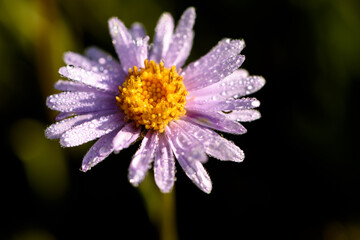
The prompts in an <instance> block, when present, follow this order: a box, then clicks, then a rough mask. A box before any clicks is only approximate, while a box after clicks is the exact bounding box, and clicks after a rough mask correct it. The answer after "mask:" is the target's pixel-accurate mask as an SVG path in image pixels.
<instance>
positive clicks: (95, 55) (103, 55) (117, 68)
mask: <svg viewBox="0 0 360 240" xmlns="http://www.w3.org/2000/svg"><path fill="white" fill-rule="evenodd" d="M85 55H86V56H87V57H89V58H90V59H91V60H93V61H95V62H98V63H99V64H100V65H101V66H102V67H104V69H101V67H100V68H99V70H100V71H101V70H102V72H104V71H105V69H107V70H108V71H110V72H111V73H114V74H119V75H122V76H124V78H125V75H126V74H127V71H126V72H124V71H123V70H122V67H121V65H120V63H119V62H118V61H116V59H115V58H113V56H111V55H110V54H109V53H107V52H105V51H103V50H101V49H98V48H97V47H89V48H87V49H86V50H85Z"/></svg>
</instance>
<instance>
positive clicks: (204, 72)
mask: <svg viewBox="0 0 360 240" xmlns="http://www.w3.org/2000/svg"><path fill="white" fill-rule="evenodd" d="M244 45H245V43H244V41H243V40H230V39H224V40H222V41H220V42H219V43H218V44H217V45H216V46H215V47H214V48H213V49H212V50H211V51H210V52H209V53H207V54H206V55H205V56H203V57H202V58H200V59H199V60H198V61H196V62H193V63H191V64H189V66H187V67H186V68H185V69H184V71H183V72H182V75H183V76H184V83H185V85H186V87H187V89H189V90H196V89H200V88H204V87H206V86H208V85H211V84H214V83H216V82H218V81H220V80H222V79H223V78H225V77H226V76H228V75H229V74H231V73H233V72H234V71H235V70H236V69H238V68H239V67H240V66H241V64H242V63H243V61H244V60H245V57H244V56H243V55H239V54H240V52H241V50H242V49H243V48H244Z"/></svg>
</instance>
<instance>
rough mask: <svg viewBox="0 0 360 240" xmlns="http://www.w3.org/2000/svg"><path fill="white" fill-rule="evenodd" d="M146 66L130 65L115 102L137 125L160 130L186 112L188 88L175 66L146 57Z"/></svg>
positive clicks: (128, 118) (126, 117) (128, 119)
mask: <svg viewBox="0 0 360 240" xmlns="http://www.w3.org/2000/svg"><path fill="white" fill-rule="evenodd" d="M144 65H145V67H144V68H140V69H138V68H137V67H136V66H134V67H133V69H131V68H130V69H129V74H128V76H127V77H126V79H125V82H124V84H123V85H122V87H121V86H119V95H118V96H116V100H117V105H118V106H119V107H120V108H121V110H122V111H123V112H124V113H125V120H127V121H130V120H132V121H134V122H135V124H136V126H140V125H144V126H145V128H146V129H153V130H158V131H159V132H163V131H164V129H165V127H166V126H167V125H168V123H169V122H170V121H172V120H178V119H179V118H180V117H181V116H183V115H185V113H186V110H185V109H184V107H185V104H186V95H188V92H187V91H186V88H185V86H184V83H183V77H182V76H180V75H179V74H178V73H177V71H176V67H175V66H172V67H171V68H166V67H164V63H163V62H160V64H157V63H155V62H154V61H153V60H151V61H149V60H147V59H146V60H145V62H144Z"/></svg>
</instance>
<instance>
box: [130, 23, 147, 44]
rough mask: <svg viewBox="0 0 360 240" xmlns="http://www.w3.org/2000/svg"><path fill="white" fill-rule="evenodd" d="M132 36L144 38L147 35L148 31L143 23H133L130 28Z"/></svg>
mask: <svg viewBox="0 0 360 240" xmlns="http://www.w3.org/2000/svg"><path fill="white" fill-rule="evenodd" d="M129 32H130V34H131V36H132V37H133V39H135V40H136V39H138V38H144V37H145V36H146V31H145V28H144V26H143V25H142V24H141V23H138V22H136V23H133V24H132V25H131V28H130V30H129Z"/></svg>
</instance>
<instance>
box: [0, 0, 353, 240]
mask: <svg viewBox="0 0 360 240" xmlns="http://www.w3.org/2000/svg"><path fill="white" fill-rule="evenodd" d="M188 6H195V7H196V9H197V15H198V18H197V22H196V24H195V33H196V34H195V40H194V46H193V50H192V52H191V56H190V61H192V60H195V59H197V58H199V57H201V56H202V55H204V54H205V53H206V52H207V51H208V50H209V49H211V47H212V46H214V45H215V44H216V43H217V41H219V40H220V39H221V38H223V37H231V38H244V39H245V42H246V44H247V47H246V49H245V50H244V52H243V53H244V54H245V55H246V61H245V63H244V66H243V67H244V68H246V69H248V70H249V72H250V74H253V75H263V76H264V77H265V79H266V80H267V83H266V86H265V88H264V89H263V90H261V91H260V92H259V93H257V94H255V97H257V98H259V100H260V101H261V103H262V105H261V106H260V111H261V113H262V115H263V117H262V119H260V120H258V121H257V122H254V123H250V124H246V125H245V126H246V127H247V128H248V129H249V131H248V133H247V134H246V135H245V136H240V137H238V136H229V138H230V139H231V140H232V141H235V142H236V143H237V144H239V146H240V147H241V148H242V149H243V150H244V151H245V153H246V160H245V162H244V163H243V164H241V165H236V164H233V163H232V164H231V163H218V162H217V161H216V160H214V159H211V160H210V161H209V163H208V164H207V165H205V167H206V168H207V170H208V171H209V173H210V175H211V177H212V179H213V182H214V192H213V193H212V194H211V195H209V196H204V195H203V193H201V192H200V191H199V190H197V189H196V187H194V186H192V184H191V182H190V181H189V180H188V179H186V177H185V176H184V174H183V173H182V170H180V168H179V166H178V171H177V178H178V181H177V182H176V183H175V185H176V187H177V190H176V191H177V192H176V193H177V195H176V198H177V199H176V201H177V203H178V206H177V211H178V218H177V221H178V226H179V230H178V231H179V239H198V238H199V237H200V236H202V237H207V238H209V237H213V236H215V237H221V239H238V237H239V239H240V238H241V239H262V238H263V236H272V237H274V236H277V239H324V240H338V239H339V240H340V239H344V240H345V239H348V240H356V239H360V205H359V201H360V194H359V184H360V174H359V172H360V156H359V151H358V145H357V140H358V136H359V135H360V127H359V120H360V111H359V109H360V97H359V96H360V2H359V1H357V0H275V1H266V0H259V1H251V0H241V1H237V0H223V1H205V0H204V1H202V0H198V1H164V0H104V1H95V0H77V1H74V0H0V91H1V92H0V110H1V111H0V112H1V119H2V124H1V132H2V134H1V137H2V142H3V144H2V152H4V153H5V154H3V157H2V162H3V164H2V166H1V168H2V170H3V171H2V172H3V173H2V174H1V175H2V176H1V178H0V179H1V181H0V184H1V185H0V187H1V189H2V198H3V199H4V200H5V203H4V204H2V206H1V212H2V214H1V215H2V216H3V218H4V219H6V224H4V225H2V226H0V239H16V240H30V239H40V240H42V239H44V240H48V239H51V240H52V239H73V238H80V239H82V238H88V239H92V238H94V239H108V238H110V236H112V235H111V234H115V233H117V234H118V237H119V238H121V237H123V238H124V239H129V238H128V237H127V236H129V235H130V234H133V233H134V232H136V230H137V229H140V230H139V231H140V232H139V233H137V234H138V236H143V235H144V236H147V238H150V239H157V237H158V235H157V233H156V231H155V230H154V228H153V226H152V225H151V223H150V220H151V219H152V218H153V216H152V215H151V213H146V210H145V207H144V206H143V205H142V200H141V197H140V196H139V194H138V193H137V192H136V190H134V189H133V188H132V187H131V186H130V184H129V183H127V180H126V174H127V169H126V168H127V165H128V164H129V163H130V157H131V155H132V154H133V153H134V151H135V150H136V147H135V148H131V149H129V150H126V151H125V153H124V155H122V157H121V154H119V155H118V156H112V157H111V158H110V159H109V160H108V161H109V162H108V163H105V162H104V163H101V164H99V166H97V167H96V168H99V169H97V170H95V169H94V170H91V172H90V173H86V174H84V173H81V172H80V171H79V170H78V169H79V167H80V164H81V159H82V157H83V155H84V154H85V153H86V151H87V149H88V148H89V147H90V146H91V143H90V144H85V145H84V146H80V147H77V148H74V149H63V148H61V147H60V145H59V143H58V142H57V141H50V140H48V139H46V138H45V136H44V129H45V128H46V127H47V126H49V125H50V124H51V123H53V122H54V117H55V115H56V113H55V112H53V111H50V110H49V109H47V108H46V106H45V99H46V97H47V96H48V95H50V94H53V93H55V92H56V91H55V90H54V89H53V84H54V83H55V81H57V80H58V79H60V76H59V74H58V69H59V68H60V67H61V66H63V65H64V63H63V61H62V56H63V53H64V52H66V51H73V52H79V53H82V52H84V50H85V49H86V47H89V46H93V45H96V46H98V47H100V48H102V49H105V50H106V51H108V52H110V53H111V54H112V55H113V56H115V51H114V50H113V48H112V45H111V38H110V35H109V33H108V27H107V20H108V19H109V18H110V17H112V16H117V17H119V19H121V20H122V21H123V22H124V23H125V24H126V25H127V26H130V24H131V23H133V22H135V21H137V22H141V23H142V24H143V25H144V26H145V28H146V29H147V31H148V32H147V33H148V34H149V35H150V37H152V36H153V33H154V30H153V29H154V28H155V26H156V22H157V20H158V18H159V16H160V15H161V13H162V12H164V11H168V12H170V13H171V14H173V16H174V18H175V20H176V21H177V20H178V19H179V16H180V15H181V13H182V12H183V11H184V10H185V9H186V8H187V7H188ZM188 62H189V61H188ZM123 156H127V157H123ZM105 161H107V160H105ZM149 175H150V174H149ZM145 197H146V196H145ZM154 199H155V200H154V201H155V202H156V201H157V200H156V199H157V198H156V197H155V198H154ZM148 208H150V209H151V207H148ZM150 212H151V211H150ZM114 219H115V220H116V221H119V222H118V223H116V222H113V221H114ZM219 219H223V220H219ZM231 219H234V220H231ZM235 219H236V220H235ZM121 221H125V223H123V222H122V223H121V224H120V222H121ZM92 224H94V226H92ZM135 225H136V226H135ZM196 226H197V227H196ZM241 226H242V227H243V228H241ZM93 227H94V228H97V230H95V229H94V228H93ZM237 228H239V229H238V231H237V230H236V229H237ZM141 229H143V230H144V232H142V231H141ZM258 230H264V231H258ZM239 231H240V232H239ZM145 232H146V233H145ZM235 234H237V236H236V237H235V238H231V237H232V236H234V235H235ZM262 234H264V235H262Z"/></svg>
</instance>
